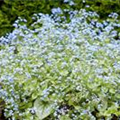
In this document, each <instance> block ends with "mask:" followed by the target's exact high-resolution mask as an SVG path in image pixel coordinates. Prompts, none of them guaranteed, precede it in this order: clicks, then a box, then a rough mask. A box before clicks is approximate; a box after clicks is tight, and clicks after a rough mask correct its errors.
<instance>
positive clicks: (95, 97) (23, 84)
mask: <svg viewBox="0 0 120 120" xmlns="http://www.w3.org/2000/svg"><path fill="white" fill-rule="evenodd" d="M53 12H56V11H55V10H53ZM58 12H61V10H59V9H58ZM69 13H70V17H71V21H70V22H69V23H68V22H67V20H64V21H63V22H59V19H61V18H60V16H59V17H56V16H55V17H53V15H52V16H49V15H44V14H41V13H40V14H35V15H34V16H33V19H34V20H35V22H34V23H33V24H32V25H31V29H30V28H27V26H26V22H27V21H26V20H24V19H21V18H19V19H18V20H17V21H16V22H15V23H14V26H15V27H16V29H15V30H14V31H13V32H12V33H10V34H8V35H7V36H6V37H1V38H0V41H1V42H0V49H1V50H0V86H1V88H0V98H2V100H4V101H5V110H4V112H5V116H6V118H11V119H12V120H17V119H19V120H39V119H44V118H45V119H46V120H47V117H48V116H49V118H48V119H49V120H50V119H51V120H53V119H56V120H57V119H61V120H62V119H63V120H65V119H67V120H69V119H73V120H78V119H83V120H85V119H87V120H89V119H91V120H95V119H100V118H101V119H102V118H107V119H111V118H112V116H111V115H112V114H114V115H116V116H117V117H118V116H119V115H120V111H119V105H120V102H119V101H120V79H119V78H120V74H119V73H120V41H119V40H118V41H116V40H115V36H116V35H118V32H117V31H116V30H115V27H120V23H119V22H120V21H118V20H117V19H116V14H112V17H113V16H115V19H113V18H112V19H111V18H108V19H107V20H104V21H102V22H99V21H98V20H97V18H98V17H99V16H98V15H97V14H96V13H95V12H86V11H85V10H80V11H69ZM110 17H111V15H110ZM94 113H95V114H94ZM58 116H59V117H58Z"/></svg>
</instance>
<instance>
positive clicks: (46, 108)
mask: <svg viewBox="0 0 120 120" xmlns="http://www.w3.org/2000/svg"><path fill="white" fill-rule="evenodd" d="M34 108H35V112H36V115H37V117H38V118H39V120H43V119H44V118H46V117H47V116H49V115H50V114H51V113H52V112H53V108H54V104H53V103H51V102H43V101H41V100H40V98H38V99H36V101H35V102H34Z"/></svg>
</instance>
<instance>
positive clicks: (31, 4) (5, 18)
mask: <svg viewBox="0 0 120 120" xmlns="http://www.w3.org/2000/svg"><path fill="white" fill-rule="evenodd" d="M67 1H68V2H64V0H4V4H2V6H1V8H0V36H2V35H5V34H6V33H8V32H11V31H12V30H13V29H14V27H13V26H12V24H13V23H14V21H15V20H16V19H17V18H18V17H22V18H25V19H27V20H28V23H27V24H28V26H30V24H31V23H33V20H32V19H31V16H32V15H33V14H34V13H40V12H42V13H48V14H50V13H51V9H52V8H57V7H60V8H61V9H74V10H76V9H77V10H80V9H81V8H85V9H87V10H88V11H89V10H92V11H96V12H97V13H98V14H99V15H100V17H101V19H104V18H106V17H107V15H108V14H110V13H111V12H117V13H118V14H120V9H119V8H120V2H119V0H115V1H114V0H86V2H85V3H84V2H83V0H67ZM71 1H73V2H74V4H70V3H71ZM86 5H90V7H86Z"/></svg>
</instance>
